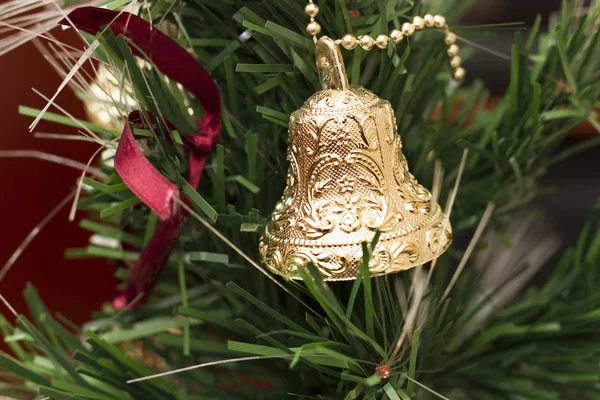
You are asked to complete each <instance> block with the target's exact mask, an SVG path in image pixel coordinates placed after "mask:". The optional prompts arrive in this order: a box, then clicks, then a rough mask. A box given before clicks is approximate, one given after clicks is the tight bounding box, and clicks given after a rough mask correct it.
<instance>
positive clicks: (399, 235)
mask: <svg viewBox="0 0 600 400" xmlns="http://www.w3.org/2000/svg"><path fill="white" fill-rule="evenodd" d="M316 62H317V67H318V69H319V73H320V78H321V83H322V87H323V90H321V91H319V92H317V93H315V94H314V95H313V96H312V97H311V98H310V99H308V100H307V101H306V103H305V104H304V105H303V106H302V107H301V108H300V109H299V110H298V111H296V112H295V113H293V114H292V117H291V120H290V129H289V135H290V137H289V140H290V145H289V148H288V155H287V157H288V160H289V162H290V169H289V172H288V176H287V187H286V188H285V190H284V193H283V196H282V199H281V201H279V203H278V204H277V205H276V207H275V210H274V212H273V215H272V217H271V220H270V222H269V223H268V224H267V227H266V230H265V233H264V235H263V237H262V239H261V243H260V252H261V256H262V259H263V262H264V263H265V264H266V265H267V266H268V267H269V268H270V269H271V270H272V271H274V272H276V273H278V274H281V275H283V276H285V277H287V278H292V279H297V278H298V275H297V272H298V270H299V268H301V267H303V266H304V265H306V264H307V263H313V264H314V265H315V266H316V267H317V268H318V269H319V271H320V272H321V273H322V275H323V277H324V278H325V279H326V280H350V279H355V278H356V277H357V276H358V273H359V269H360V267H359V266H360V263H361V262H362V243H363V242H369V243H370V242H371V241H372V240H373V238H374V236H375V233H376V232H377V231H378V230H379V231H381V237H380V239H379V242H378V244H377V246H376V248H375V250H374V252H373V255H372V258H371V263H370V266H369V267H370V270H371V273H372V274H373V275H380V274H386V273H392V272H398V271H403V270H407V269H410V268H412V267H415V266H417V265H421V264H423V263H425V262H427V261H430V260H432V259H433V258H435V257H437V256H439V255H440V254H441V253H443V252H444V251H445V250H446V249H447V248H448V246H449V245H450V242H451V236H452V233H451V228H450V224H449V223H448V222H447V221H446V217H445V216H444V214H443V212H442V210H441V208H440V207H439V205H438V204H436V203H435V202H432V200H431V194H430V193H429V191H428V190H427V189H425V188H424V187H423V186H421V185H420V184H419V183H418V182H417V181H416V179H415V178H414V176H413V175H412V174H411V173H410V172H409V170H408V164H407V162H406V158H405V157H404V155H403V153H402V141H401V138H400V136H399V135H398V132H397V127H396V120H395V117H394V112H393V110H392V108H391V106H390V104H389V103H388V102H387V101H385V100H383V99H381V98H379V97H377V96H376V95H375V94H373V93H372V92H370V91H368V90H366V89H364V88H362V87H351V86H350V85H349V84H348V79H347V76H346V71H345V67H344V63H343V59H342V56H341V54H340V51H339V48H338V45H337V44H336V43H335V42H334V41H332V40H331V39H329V38H327V37H323V38H321V39H319V42H318V44H317V60H316Z"/></svg>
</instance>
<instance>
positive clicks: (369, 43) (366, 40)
mask: <svg viewBox="0 0 600 400" xmlns="http://www.w3.org/2000/svg"><path fill="white" fill-rule="evenodd" d="M304 12H305V13H306V15H308V16H309V17H310V22H309V24H308V25H307V27H306V32H308V34H309V35H311V36H312V37H313V40H314V41H315V43H316V42H317V36H318V35H319V33H321V25H319V23H318V22H317V21H315V17H316V16H317V15H319V6H317V5H316V4H315V3H314V2H313V0H308V4H307V5H306V7H305V8H304ZM425 28H436V29H443V30H444V32H445V34H446V36H445V38H444V41H445V43H446V46H448V48H447V51H446V52H447V54H448V57H449V58H450V66H451V67H452V70H453V71H454V74H453V75H454V80H456V81H462V80H463V79H464V78H465V75H466V71H465V69H464V68H463V67H462V66H461V64H462V59H461V58H460V56H459V55H458V51H459V48H458V45H457V44H456V39H457V37H456V35H455V34H454V33H452V32H450V29H449V28H448V25H447V24H446V18H445V17H443V16H441V15H435V16H434V15H431V14H427V15H425V16H424V17H414V18H413V21H412V23H410V22H407V23H405V24H404V25H402V28H401V29H400V30H398V29H394V30H393V31H392V32H391V33H390V34H389V35H384V34H381V35H378V36H377V37H376V38H373V37H371V36H370V35H361V36H359V37H356V36H354V35H352V34H350V33H347V34H346V35H344V36H343V37H342V38H341V39H338V40H336V41H335V43H336V44H338V45H341V46H342V47H343V48H344V49H346V50H354V49H355V48H356V47H357V46H360V47H361V48H362V49H363V50H366V51H369V50H371V49H373V48H375V47H378V48H380V49H386V48H387V47H388V46H389V44H390V41H392V42H394V43H395V44H398V43H400V42H401V41H402V39H404V38H408V37H411V36H412V35H414V33H415V32H416V31H420V30H422V29H425Z"/></svg>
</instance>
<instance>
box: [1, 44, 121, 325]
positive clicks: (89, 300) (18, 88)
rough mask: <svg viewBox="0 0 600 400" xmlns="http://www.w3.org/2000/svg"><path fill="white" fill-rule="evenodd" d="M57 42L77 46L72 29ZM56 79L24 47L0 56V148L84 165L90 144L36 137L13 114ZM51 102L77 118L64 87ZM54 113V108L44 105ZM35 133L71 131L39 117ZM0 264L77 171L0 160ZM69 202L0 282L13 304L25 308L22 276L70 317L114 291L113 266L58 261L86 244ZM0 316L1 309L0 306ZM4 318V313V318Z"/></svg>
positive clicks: (49, 90) (79, 318)
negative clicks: (36, 152)
mask: <svg viewBox="0 0 600 400" xmlns="http://www.w3.org/2000/svg"><path fill="white" fill-rule="evenodd" d="M56 34H57V35H58V37H59V38H60V39H61V40H66V41H67V42H69V43H71V44H73V45H76V46H78V47H79V48H81V47H82V45H81V44H80V43H79V41H78V39H77V38H75V35H74V34H73V32H56ZM60 83H61V78H59V76H58V74H57V73H55V72H54V70H52V68H51V67H50V65H49V64H48V63H47V62H46V61H45V60H44V58H43V57H42V56H41V54H40V53H39V52H38V51H37V50H36V48H35V47H34V46H33V45H32V44H27V45H25V46H23V47H21V48H19V49H17V50H15V51H13V52H11V53H9V54H8V55H5V56H3V57H2V58H0V93H2V96H0V113H1V115H2V134H3V135H2V144H1V145H0V148H1V149H2V150H17V149H36V150H40V151H44V152H48V153H52V154H57V155H60V156H63V157H67V158H71V159H75V160H79V161H82V162H84V163H87V161H88V160H89V158H90V157H91V156H92V154H93V153H94V151H95V150H96V149H97V146H96V145H95V144H89V143H84V142H73V141H65V140H50V139H36V138H34V137H33V134H32V133H30V132H29V131H28V126H29V124H30V123H31V122H32V120H33V119H32V118H29V117H24V116H20V115H19V114H18V106H19V105H27V106H31V107H35V108H42V107H44V105H45V103H46V102H45V101H44V100H43V99H42V98H40V97H39V96H38V95H37V94H35V93H34V92H33V91H32V90H31V89H32V88H36V89H37V90H39V91H40V92H42V93H43V94H45V95H46V96H48V97H51V96H52V95H53V94H54V92H55V91H56V89H57V88H58V86H59V85H60ZM57 104H59V105H60V106H62V107H64V108H66V109H67V110H69V112H71V113H72V114H74V115H75V116H77V117H82V118H83V117H84V112H83V109H82V107H81V105H80V104H79V101H78V100H77V98H76V97H75V96H74V94H73V93H72V92H71V90H70V89H68V88H67V89H65V90H64V91H63V93H61V95H60V96H59V97H58V100H57ZM50 111H54V112H56V110H52V109H50ZM36 132H52V133H65V134H66V133H69V134H77V131H76V130H74V129H72V130H71V129H67V128H65V127H63V126H61V125H57V124H53V123H48V122H42V123H40V124H39V125H38V127H37V128H36ZM0 174H1V177H0V181H1V182H2V187H3V188H4V189H3V191H2V196H1V197H0V226H2V233H0V240H1V243H0V265H1V264H4V263H5V262H6V260H8V259H9V257H10V256H11V254H12V253H13V251H14V250H15V249H16V248H17V247H18V246H19V244H20V243H21V242H22V240H23V239H24V238H25V237H26V236H27V235H28V234H29V232H30V231H31V230H32V229H33V228H34V227H35V226H36V225H37V224H38V223H39V222H40V221H41V220H42V219H43V218H44V217H45V216H46V215H47V214H48V213H49V212H50V211H51V210H52V209H53V208H54V207H55V206H56V205H57V204H58V203H59V202H61V200H62V199H63V198H64V197H65V196H67V195H68V194H69V193H70V192H71V190H73V188H74V187H75V185H76V181H77V179H78V178H79V176H80V172H79V171H77V170H75V169H70V168H67V167H64V166H62V165H57V164H50V163H48V162H46V161H41V160H37V159H25V158H18V159H9V158H0ZM69 207H70V204H69V205H67V207H65V208H64V209H63V210H61V212H60V213H59V214H58V215H57V216H56V217H55V218H54V220H53V221H52V222H51V223H50V224H48V225H47V226H46V228H45V229H44V230H43V231H42V232H41V233H40V234H39V235H38V237H37V238H36V239H34V241H33V242H32V243H31V245H30V246H29V247H28V248H27V250H26V251H25V252H24V254H22V255H21V257H20V258H19V259H18V261H17V262H16V264H15V265H14V266H13V268H12V270H11V271H10V272H9V273H8V275H7V276H6V277H5V278H4V279H3V280H2V281H1V282H0V293H1V294H2V295H3V296H4V297H6V298H7V300H8V301H9V302H10V303H11V304H12V305H13V306H14V307H15V308H16V310H17V311H18V312H25V311H26V307H25V302H24V300H23V296H22V292H23V289H24V288H25V285H26V283H27V282H28V281H31V282H32V283H33V284H34V285H35V286H36V287H37V288H38V290H39V292H40V294H41V296H42V298H43V300H44V301H45V302H46V303H47V304H48V305H49V306H50V308H51V309H52V310H53V311H56V312H60V313H61V314H64V315H66V316H68V317H69V318H70V319H72V320H73V321H75V322H83V321H85V320H88V319H89V317H90V313H91V312H92V311H94V310H98V309H99V306H100V304H101V303H102V302H103V301H106V300H110V298H111V296H112V295H113V290H114V279H113V273H114V271H113V267H111V266H109V265H107V264H106V263H105V262H103V261H101V260H84V261H65V260H64V258H63V252H64V250H65V248H67V247H82V246H86V245H87V240H88V237H89V233H88V232H86V231H82V230H80V229H79V228H78V226H77V222H73V223H71V222H69V221H68V212H69ZM3 308H4V307H3V306H2V313H3V314H5V315H6V314H7V312H6V310H4V309H3ZM11 320H12V318H11Z"/></svg>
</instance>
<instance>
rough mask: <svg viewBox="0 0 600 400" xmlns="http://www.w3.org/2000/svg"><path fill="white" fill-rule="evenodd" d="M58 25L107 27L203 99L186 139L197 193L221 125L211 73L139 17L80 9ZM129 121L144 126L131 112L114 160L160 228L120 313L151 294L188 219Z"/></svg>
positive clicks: (120, 302)
mask: <svg viewBox="0 0 600 400" xmlns="http://www.w3.org/2000/svg"><path fill="white" fill-rule="evenodd" d="M60 23H61V24H62V25H71V24H73V25H74V26H75V27H76V28H77V29H80V30H82V31H85V32H88V33H90V34H96V33H97V32H100V31H101V30H102V29H103V28H104V27H108V26H109V27H110V28H111V29H112V31H113V32H114V34H115V35H117V36H118V35H122V36H123V37H124V38H126V39H127V40H128V44H129V48H130V49H131V51H132V53H133V54H134V55H136V56H138V57H146V56H147V58H149V59H150V61H152V63H153V64H154V65H155V66H156V67H157V68H158V69H159V70H160V71H161V72H162V73H163V74H165V75H166V76H168V77H169V78H170V79H172V80H174V81H176V82H178V83H180V84H181V85H182V86H183V87H184V88H186V89H187V90H189V91H190V92H191V93H192V94H193V95H194V96H196V98H197V99H198V100H200V102H201V103H202V106H203V108H204V118H202V119H198V120H197V130H196V132H195V133H194V134H192V135H183V136H182V138H183V139H184V141H185V142H186V145H187V147H188V148H190V151H191V154H190V162H189V168H188V182H189V183H190V185H191V186H192V187H194V188H195V189H197V188H198V185H199V184H200V179H201V177H202V172H203V170H204V165H205V164H206V160H207V157H208V155H209V154H210V152H211V151H212V150H213V148H214V147H215V145H216V142H217V138H218V136H219V131H220V130H221V122H222V119H221V95H220V93H219V88H218V87H217V85H216V83H215V82H214V81H213V79H212V77H211V76H210V74H209V73H208V72H207V71H206V70H205V69H204V67H203V66H202V65H201V64H200V63H198V62H197V61H196V60H195V59H194V58H193V57H192V56H191V55H190V54H189V53H188V52H187V51H186V50H185V49H183V48H182V47H181V46H179V45H178V44H177V43H175V42H174V41H173V40H171V39H170V38H169V37H168V36H166V35H165V34H163V33H162V32H160V31H159V30H158V29H156V28H154V27H152V25H150V24H149V23H148V22H146V21H144V20H143V19H141V18H139V17H137V16H135V15H132V14H129V13H126V12H115V11H110V10H106V9H102V8H96V7H81V8H77V9H76V10H74V11H72V12H71V13H70V14H69V16H68V17H67V18H65V19H64V20H62V21H61V22H60ZM138 49H139V50H138ZM130 122H134V123H139V122H141V119H140V118H139V113H132V114H131V115H130V116H129V118H128V120H127V122H126V123H125V127H124V128H123V134H122V136H121V139H120V141H119V147H118V149H117V154H116V156H115V169H116V170H117V173H118V174H119V176H120V177H121V179H123V182H125V184H127V186H128V187H129V189H130V190H131V191H132V192H133V193H135V195H136V196H137V197H139V198H140V199H141V200H142V201H143V202H144V203H145V204H146V205H147V206H148V207H149V208H150V209H152V210H153V211H154V212H155V213H156V214H157V215H158V217H159V218H160V219H161V221H162V223H161V224H160V226H159V227H158V228H157V230H156V232H155V234H154V236H153V237H152V239H151V240H150V242H149V243H148V245H147V246H146V248H145V249H144V251H143V252H142V254H141V256H140V258H139V260H138V261H137V262H136V264H135V266H134V268H133V270H132V271H131V275H130V278H129V280H128V285H127V289H126V290H125V291H124V292H123V293H120V294H119V295H118V296H117V297H116V298H115V300H114V301H113V306H114V307H115V308H117V309H122V308H124V307H125V306H126V305H127V304H129V303H130V302H131V301H132V300H133V299H135V298H137V297H138V296H140V297H141V299H143V298H145V297H146V296H147V295H148V294H149V292H150V291H151V290H152V288H153V287H154V285H155V284H156V281H157V279H158V277H159V275H160V272H161V271H162V269H163V267H164V264H165V261H166V259H167V257H168V256H169V253H170V252H171V250H172V249H173V247H174V246H175V243H176V241H177V237H178V236H179V234H180V233H181V231H182V229H183V226H184V225H185V221H186V220H187V217H188V215H187V213H185V212H184V210H179V209H178V208H177V207H176V199H177V197H178V195H179V188H178V187H177V185H176V184H175V183H173V182H171V181H170V180H168V179H167V178H166V177H165V176H164V175H162V174H161V173H160V172H159V171H158V170H157V169H156V168H154V166H153V165H152V164H151V163H150V162H149V161H148V159H146V157H145V156H144V154H143V153H142V151H141V150H140V149H139V147H138V145H137V143H136V141H135V137H134V135H133V132H132V131H131V129H130V127H129V123H130ZM138 304H139V302H138Z"/></svg>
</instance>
